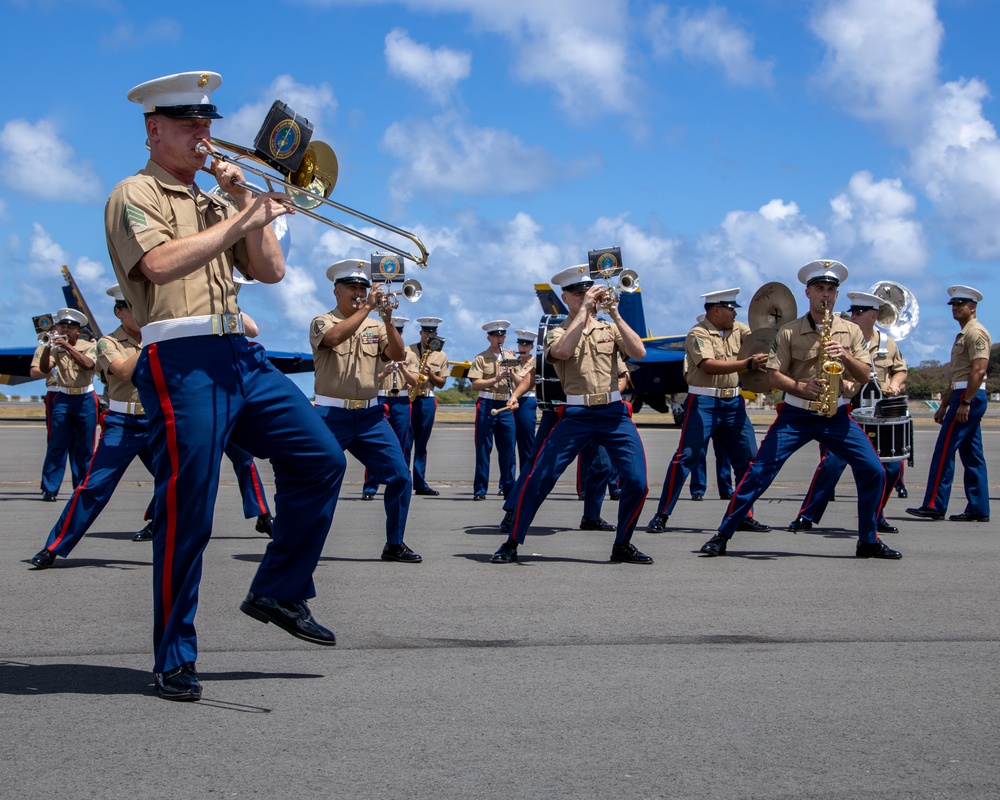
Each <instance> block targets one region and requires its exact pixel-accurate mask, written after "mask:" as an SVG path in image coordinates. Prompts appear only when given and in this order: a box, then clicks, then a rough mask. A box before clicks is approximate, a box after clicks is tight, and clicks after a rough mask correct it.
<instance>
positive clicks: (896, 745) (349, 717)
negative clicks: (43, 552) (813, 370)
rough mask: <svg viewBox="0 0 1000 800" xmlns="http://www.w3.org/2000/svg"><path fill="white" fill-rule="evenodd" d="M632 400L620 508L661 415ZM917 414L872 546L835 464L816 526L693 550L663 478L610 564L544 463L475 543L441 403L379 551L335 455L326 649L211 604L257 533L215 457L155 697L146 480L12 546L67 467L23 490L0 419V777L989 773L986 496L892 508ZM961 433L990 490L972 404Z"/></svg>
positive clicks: (73, 788)
mask: <svg viewBox="0 0 1000 800" xmlns="http://www.w3.org/2000/svg"><path fill="white" fill-rule="evenodd" d="M639 419H640V423H641V426H640V430H641V435H642V438H643V442H644V444H645V447H646V458H647V464H648V467H649V478H650V496H649V498H648V500H647V504H646V508H645V510H644V511H643V513H642V516H641V518H640V519H641V524H642V525H643V526H644V524H645V522H646V521H647V520H648V519H649V517H650V516H652V513H653V511H654V506H655V500H656V497H657V496H658V494H659V491H660V487H661V485H662V481H663V476H664V472H665V469H666V464H667V461H668V459H669V458H670V456H671V455H672V453H673V451H674V449H675V447H676V443H677V439H678V433H679V432H678V429H677V428H674V427H666V426H662V425H660V424H656V423H657V422H658V421H659V420H661V419H662V418H660V417H657V416H656V415H650V414H646V413H643V414H640V415H639ZM763 432H764V427H763V426H759V427H758V428H757V433H758V439H760V438H761V437H762V435H763ZM936 432H937V428H936V426H934V425H933V424H932V423H929V422H928V421H927V420H924V421H922V422H919V424H918V425H917V427H916V450H917V465H916V467H915V468H914V469H908V470H907V472H906V482H907V485H908V487H909V491H910V498H909V499H908V500H899V499H896V498H895V497H894V498H893V499H892V500H890V503H889V507H888V509H887V514H888V517H889V520H890V522H892V523H894V524H896V525H898V526H899V527H900V529H901V532H900V533H899V534H896V535H887V536H885V539H886V541H888V542H889V543H890V544H891V545H892V546H893V547H896V548H898V549H900V550H901V551H902V552H903V554H904V557H903V559H902V560H901V561H891V562H890V561H874V560H860V559H855V558H854V547H855V541H856V511H857V508H856V503H855V499H856V490H855V487H854V484H853V481H852V480H851V478H850V474H849V473H848V474H847V475H846V476H845V479H844V480H842V481H841V484H840V486H839V487H838V491H837V500H836V502H834V503H832V504H831V505H830V509H829V511H828V512H827V516H826V517H825V518H824V520H823V523H824V524H823V526H822V527H817V528H815V529H814V530H813V531H812V532H810V533H803V534H798V535H795V534H792V533H789V532H787V531H784V530H777V529H776V530H774V531H771V532H769V533H762V534H757V533H737V534H736V537H735V538H734V539H733V541H732V543H731V544H730V547H729V555H728V556H727V557H725V558H715V559H711V558H705V557H702V556H699V555H698V553H697V551H698V548H699V547H700V546H701V544H702V543H703V542H704V541H705V540H707V539H708V538H709V537H710V536H711V535H712V533H713V532H714V529H715V527H716V526H717V525H718V523H719V521H720V519H721V518H722V515H723V511H724V507H725V504H724V503H723V502H722V501H720V500H718V499H713V498H715V497H716V492H715V487H714V485H713V484H714V481H713V480H710V488H709V493H708V498H709V499H706V500H705V501H702V502H692V501H690V500H688V499H687V497H688V492H687V488H685V490H684V494H683V496H682V497H683V499H682V500H681V501H680V502H679V503H678V506H677V509H676V510H675V513H674V515H673V516H672V517H671V519H670V524H671V525H672V526H674V527H672V528H671V530H669V531H668V532H667V533H663V534H649V533H646V532H644V530H643V528H642V527H640V529H639V530H638V531H637V533H636V536H635V539H634V541H635V543H636V545H637V546H638V547H639V548H640V549H641V550H643V551H645V552H646V553H648V554H649V555H651V556H653V558H654V559H655V564H653V565H652V566H633V565H621V564H612V563H610V562H609V561H608V556H609V554H610V551H611V543H612V540H613V534H610V533H598V532H584V531H579V530H577V525H578V522H579V519H580V515H581V510H582V504H581V503H580V502H579V501H578V500H577V499H576V497H575V491H574V487H573V484H572V481H571V478H572V476H570V477H569V478H565V477H564V479H563V480H562V481H560V483H559V484H558V485H557V487H556V489H555V491H554V492H553V493H552V495H551V496H550V498H549V499H548V501H547V502H546V503H545V504H544V505H543V506H542V509H541V510H540V512H539V514H538V517H537V518H536V520H535V525H534V526H533V527H532V529H531V531H530V532H529V537H528V539H527V541H526V543H525V545H524V546H522V547H521V549H520V551H521V552H520V554H521V561H520V562H519V563H516V564H511V565H494V564H490V563H489V557H490V555H491V554H492V553H493V551H494V550H495V549H496V548H497V547H498V546H499V545H500V543H501V542H502V540H503V538H504V537H503V536H502V535H501V534H499V533H498V531H497V529H496V524H497V523H498V522H499V520H500V518H501V517H502V511H501V508H500V505H501V500H500V498H498V497H496V496H491V497H490V498H489V499H488V500H487V501H486V502H481V503H474V502H472V486H471V476H472V471H473V446H472V426H471V424H467V423H453V424H448V423H446V422H444V421H441V422H439V424H438V425H437V427H436V428H435V431H434V435H433V438H432V440H431V463H430V474H429V477H430V480H431V483H432V485H434V486H435V487H436V488H439V489H440V490H441V492H442V494H441V496H440V497H437V498H427V497H414V498H413V503H412V506H411V512H410V521H409V526H408V529H407V534H406V541H407V543H408V544H409V545H410V546H411V547H413V549H415V550H416V551H417V552H419V553H421V554H422V555H423V556H424V563H422V564H419V565H403V564H395V563H385V562H382V561H381V560H380V559H379V554H380V552H381V548H382V545H383V542H384V513H383V509H382V503H381V502H380V500H381V497H379V501H378V502H374V503H366V502H362V501H361V499H360V495H361V482H362V477H363V476H362V471H361V468H360V466H359V465H358V463H357V462H356V461H353V460H349V467H348V474H347V479H346V482H345V485H344V489H343V492H342V495H341V501H340V504H339V506H338V509H337V515H336V517H335V519H334V524H333V528H332V530H331V532H330V536H329V538H328V540H327V544H326V548H325V550H324V555H323V559H322V561H321V562H320V565H319V568H318V569H317V572H316V585H317V591H318V597H317V598H316V599H315V600H314V601H312V602H311V607H312V609H313V611H314V613H315V615H316V617H317V619H318V620H320V621H321V622H323V623H324V624H326V625H328V626H330V627H331V628H333V629H334V630H335V631H336V633H337V637H338V645H337V647H335V648H319V647H314V646H311V645H309V644H307V643H305V642H301V641H299V640H297V639H294V638H292V637H291V636H288V635H287V634H285V633H284V632H282V631H280V630H278V629H277V628H275V627H274V626H273V625H266V626H265V625H261V624H260V623H259V622H256V621H254V620H253V619H251V618H249V617H247V616H245V615H244V614H242V613H240V611H239V604H240V601H241V600H242V599H243V596H244V595H245V593H246V590H247V587H248V586H249V584H250V581H251V578H252V575H253V572H254V570H255V569H256V566H257V564H258V562H259V561H260V558H261V555H262V553H263V551H264V548H265V547H266V546H267V541H268V540H267V539H266V537H263V536H261V535H260V534H258V533H256V532H255V531H254V524H253V522H254V521H253V520H244V519H243V518H242V512H241V506H240V501H239V496H238V490H237V488H236V483H235V478H234V476H233V473H232V470H231V467H230V466H229V464H228V461H224V463H223V466H222V473H221V474H222V486H221V488H220V494H219V499H218V503H217V506H216V528H215V535H214V537H213V540H212V542H211V544H210V546H209V548H208V550H207V552H206V556H205V569H204V578H203V580H202V584H201V604H200V606H199V613H198V618H197V624H198V632H199V639H200V656H199V661H198V669H199V673H200V675H201V678H202V682H203V684H204V688H205V691H204V699H203V700H202V701H201V702H199V703H170V702H166V701H164V700H161V699H159V698H157V697H156V696H155V694H154V693H153V689H152V675H151V668H152V652H151V650H152V648H151V638H152V633H151V599H150V595H151V577H150V573H151V566H150V565H151V559H150V549H149V546H148V544H142V543H133V542H132V541H130V538H131V534H132V532H133V531H135V530H138V529H139V528H140V527H141V526H142V522H141V516H142V512H143V509H144V508H145V506H146V503H147V501H148V499H149V497H150V494H151V491H152V481H151V478H150V477H149V475H148V474H147V473H146V472H145V470H144V469H143V467H142V466H141V464H139V462H138V461H137V462H135V464H134V465H133V466H132V468H131V469H130V470H129V472H128V473H127V475H126V477H125V479H124V480H123V481H122V484H121V485H120V486H119V488H118V491H117V492H116V494H115V495H114V497H113V498H112V500H111V503H110V504H109V506H108V508H107V509H106V510H105V512H104V513H103V515H102V516H101V517H100V518H99V519H98V520H97V522H96V524H95V525H94V527H93V528H92V530H91V532H90V534H89V535H88V536H87V537H86V538H85V539H84V540H83V541H82V542H80V544H79V545H78V546H77V548H76V550H75V551H74V552H73V553H72V554H71V555H70V557H69V558H68V559H59V560H58V561H57V562H56V565H55V566H54V567H52V568H51V569H48V570H44V571H37V570H33V569H31V568H30V567H29V565H28V563H27V559H29V558H30V557H31V556H32V555H33V554H34V553H35V552H37V551H38V550H39V549H40V548H41V547H42V546H43V544H44V540H45V535H46V533H47V532H48V530H49V528H50V527H51V526H52V525H53V524H54V522H55V520H56V518H57V516H58V515H59V512H60V511H61V509H62V503H63V502H64V501H65V500H66V499H67V498H68V496H69V492H70V487H69V483H68V480H67V482H66V483H65V484H64V487H63V492H62V493H61V495H60V502H59V503H44V502H42V501H41V499H40V492H39V490H38V480H39V476H40V474H41V464H42V458H43V455H44V449H45V431H44V427H43V426H42V425H41V424H39V423H37V422H21V423H0V442H2V451H0V452H2V457H0V509H2V512H3V516H2V519H3V525H2V535H0V586H2V589H0V620H2V622H0V642H2V650H0V725H2V730H3V734H4V735H3V742H4V744H3V751H4V752H3V758H2V759H0V796H2V797H4V798H19V799H20V798H84V797H86V798H129V799H130V800H131V799H134V798H173V799H176V800H182V799H183V798H214V797H219V798H221V797H234V798H330V797H335V798H574V799H578V798H692V799H693V798H697V799H698V800H711V799H713V798H720V799H723V798H724V799H726V800H729V799H730V798H733V799H736V798H739V799H740V800H743V799H744V798H789V800H791V799H792V798H795V799H796V800H801V799H802V798H817V800H819V799H822V800H857V799H858V798H862V799H865V800H867V799H871V800H875V799H876V798H877V799H878V800H883V799H893V798H908V799H910V798H921V799H923V798H963V800H964V799H967V798H990V799H991V800H992V799H993V798H996V797H998V796H1000V744H998V741H997V736H998V731H997V723H998V710H1000V708H998V707H1000V702H998V700H997V698H998V696H1000V680H998V670H997V663H998V660H1000V622H998V608H1000V603H998V600H1000V581H998V580H997V575H998V574H1000V541H998V536H997V525H996V523H982V524H980V523H976V524H962V523H954V522H948V521H945V522H928V521H924V520H918V519H915V518H912V517H909V516H908V515H906V514H905V513H904V511H903V509H904V508H905V507H907V506H916V505H920V501H921V497H922V494H923V488H924V484H925V480H926V474H927V459H928V458H929V455H930V452H931V450H932V447H933V442H934V437H935V436H936ZM984 438H985V442H986V452H987V457H988V459H989V466H990V475H991V478H992V490H991V494H992V496H993V499H994V502H996V497H997V494H998V492H997V481H998V480H1000V455H998V452H1000V432H998V430H997V429H996V428H993V427H986V428H984ZM816 460H817V453H816V449H815V447H807V448H804V449H803V450H801V451H799V453H798V454H796V455H795V456H794V457H793V458H792V459H790V460H789V462H788V463H787V464H786V466H785V468H784V470H783V471H782V473H781V474H780V475H779V476H778V479H777V480H776V481H775V483H774V484H773V485H772V487H771V489H770V490H769V491H768V493H767V494H766V495H765V496H764V497H763V498H762V499H761V501H760V502H759V503H758V505H757V508H756V514H757V518H758V519H759V520H761V521H763V522H766V523H768V524H771V525H773V526H784V525H787V524H788V523H789V522H790V521H791V520H792V519H793V518H794V517H795V515H796V513H797V511H798V507H799V504H800V503H801V501H802V497H803V495H804V493H805V490H806V487H807V485H808V481H809V479H810V478H811V475H812V470H813V468H814V466H815V463H816ZM261 466H262V470H263V474H264V476H265V481H266V484H267V489H268V491H269V493H270V491H271V489H272V483H271V475H270V470H269V466H268V465H267V464H262V465H261ZM960 472H961V470H959V473H960ZM709 474H710V475H711V474H712V471H711V457H710V463H709ZM67 475H68V473H67ZM495 477H496V472H495V469H494V480H495ZM269 496H270V494H269ZM963 508H964V498H963V496H962V489H961V484H960V482H959V485H958V486H957V487H956V491H955V492H954V494H953V497H952V507H951V509H950V512H951V513H957V512H959V511H962V510H963ZM616 511H617V503H615V502H612V501H610V500H609V501H607V502H606V504H605V509H604V516H605V518H607V519H609V520H613V519H615V517H616Z"/></svg>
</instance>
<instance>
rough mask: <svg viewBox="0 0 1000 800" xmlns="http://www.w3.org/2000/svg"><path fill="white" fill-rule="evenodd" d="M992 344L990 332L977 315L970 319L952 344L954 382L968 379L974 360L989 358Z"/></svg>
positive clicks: (952, 379)
mask: <svg viewBox="0 0 1000 800" xmlns="http://www.w3.org/2000/svg"><path fill="white" fill-rule="evenodd" d="M992 346H993V342H992V341H991V339H990V332H989V331H988V330H986V328H984V327H983V326H982V324H981V323H980V322H979V320H978V319H976V318H975V317H973V318H972V319H970V320H969V321H968V322H967V323H966V325H965V327H964V328H962V330H961V331H959V333H958V336H956V337H955V344H953V345H952V346H951V381H952V383H958V382H959V381H968V380H969V377H970V376H971V375H972V362H973V361H974V360H975V359H977V358H986V359H989V357H990V348H991V347H992Z"/></svg>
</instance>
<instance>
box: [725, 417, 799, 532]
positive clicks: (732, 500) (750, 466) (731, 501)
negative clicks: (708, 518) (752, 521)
mask: <svg viewBox="0 0 1000 800" xmlns="http://www.w3.org/2000/svg"><path fill="white" fill-rule="evenodd" d="M784 405H785V404H784V403H778V406H777V409H776V411H775V415H774V422H772V423H771V424H770V426H768V429H767V433H765V434H764V439H766V438H767V437H768V436H770V435H771V430H772V428H774V426H775V425H777V424H778V417H779V416H781V408H782V406H784ZM764 439H761V440H760V443H761V444H764ZM757 452H758V453H759V452H760V447H758V448H757ZM756 461H757V456H754V457H753V458H752V459H751V460H750V463H749V464H747V471H746V472H744V473H743V477H742V478H740V481H739V483H737V484H736V486H734V487H733V496H732V497H730V498H729V503H728V505H726V513H725V514H724V515H723V519H725V518H726V517H728V516H729V515H730V514H732V513H733V506H734V505H736V496H737V495H738V494H739V493H740V487H741V486H742V485H743V481H745V480H746V479H747V476H748V475H749V474H750V470H752V469H753V465H754V463H755V462H756ZM747 515H748V516H751V517H752V516H753V514H751V513H749V512H748V514H747Z"/></svg>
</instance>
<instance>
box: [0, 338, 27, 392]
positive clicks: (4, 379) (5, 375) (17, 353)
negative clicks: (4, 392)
mask: <svg viewBox="0 0 1000 800" xmlns="http://www.w3.org/2000/svg"><path fill="white" fill-rule="evenodd" d="M34 354H35V348H34V347H8V348H5V349H0V383H6V384H8V385H10V386H14V385H16V384H18V383H27V382H28V381H31V380H35V379H34V378H32V377H30V374H31V357H32V356H33V355H34Z"/></svg>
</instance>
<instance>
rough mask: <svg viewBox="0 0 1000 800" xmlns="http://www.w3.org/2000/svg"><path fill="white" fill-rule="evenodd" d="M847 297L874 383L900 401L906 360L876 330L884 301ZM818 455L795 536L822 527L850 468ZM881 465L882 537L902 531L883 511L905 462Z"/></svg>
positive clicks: (824, 450) (872, 297)
mask: <svg viewBox="0 0 1000 800" xmlns="http://www.w3.org/2000/svg"><path fill="white" fill-rule="evenodd" d="M847 296H848V297H849V298H850V300H851V306H850V308H849V309H848V313H849V314H850V315H851V322H853V323H854V324H855V325H857V326H858V327H859V328H861V333H862V334H863V335H864V337H865V341H866V342H867V343H868V355H869V359H870V362H871V369H872V372H871V375H872V378H873V380H874V382H875V383H876V384H877V385H878V388H879V391H881V393H882V395H883V396H886V397H899V396H900V395H902V394H903V391H904V390H905V386H906V362H905V361H904V360H903V356H902V354H901V353H900V352H899V347H898V346H897V345H896V342H894V341H893V340H892V339H891V338H890V337H889V336H887V335H886V334H885V333H883V332H882V331H880V330H879V329H878V328H876V327H875V322H876V320H877V319H878V314H879V310H880V309H881V308H882V306H883V305H885V301H884V300H883V299H882V298H880V297H878V296H877V295H874V294H868V293H867V292H848V294H847ZM867 391H868V390H867V388H864V389H862V390H861V391H860V392H858V393H856V394H855V397H856V398H857V397H860V395H861V394H862V393H867ZM819 452H820V458H819V464H818V465H817V466H816V472H815V473H814V474H813V479H812V483H811V484H810V485H809V491H808V492H807V493H806V498H805V501H804V502H803V504H802V508H800V509H799V513H798V516H796V517H795V519H794V520H792V523H791V524H790V525H789V526H788V530H790V531H793V532H794V533H798V532H799V531H808V530H811V529H812V526H813V525H818V524H819V522H820V520H821V519H822V518H823V512H824V511H826V506H827V504H828V503H829V502H830V498H831V497H832V496H833V493H834V490H835V489H836V486H837V481H839V480H840V476H841V475H842V474H843V473H844V468H845V467H846V466H847V462H846V461H844V459H842V458H841V457H840V456H838V455H836V454H835V453H833V452H831V451H830V449H829V448H827V447H825V446H823V445H820V451H819ZM880 455H881V454H880ZM882 465H883V466H884V467H885V492H884V493H883V495H882V505H881V506H880V508H879V513H878V524H877V528H876V529H877V531H878V532H879V533H899V528H897V527H896V526H895V525H890V524H889V522H888V521H887V520H886V518H885V513H884V509H885V504H886V502H887V501H888V499H889V497H890V495H891V494H892V490H893V489H895V488H896V484H897V482H898V481H899V477H900V475H901V473H902V471H903V462H902V460H899V461H883V462H882Z"/></svg>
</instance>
